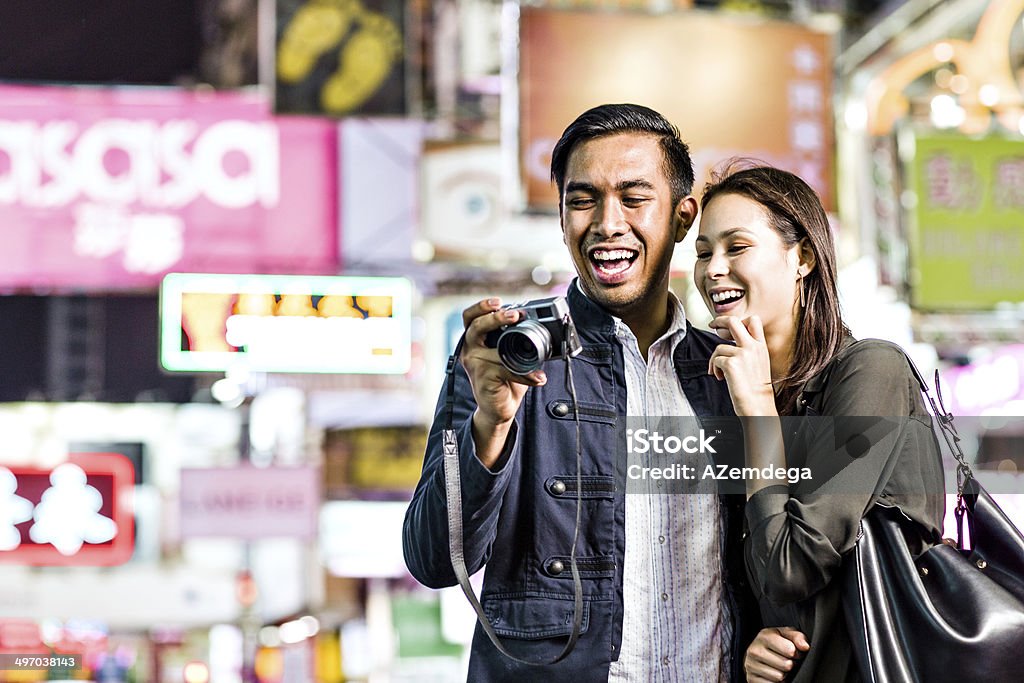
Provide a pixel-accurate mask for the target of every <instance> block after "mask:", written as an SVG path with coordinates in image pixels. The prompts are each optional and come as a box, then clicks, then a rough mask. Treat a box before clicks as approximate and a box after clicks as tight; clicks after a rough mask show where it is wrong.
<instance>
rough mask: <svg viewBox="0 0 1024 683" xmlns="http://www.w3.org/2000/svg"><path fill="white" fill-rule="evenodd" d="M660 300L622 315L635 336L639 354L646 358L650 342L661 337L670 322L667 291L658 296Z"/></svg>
mask: <svg viewBox="0 0 1024 683" xmlns="http://www.w3.org/2000/svg"><path fill="white" fill-rule="evenodd" d="M660 299H661V301H660V303H659V302H657V301H656V302H653V304H651V305H645V306H640V307H634V308H633V309H632V310H630V311H629V314H628V315H624V316H622V322H623V323H624V324H625V325H626V327H628V328H629V329H630V331H631V332H632V333H633V336H634V337H636V345H637V347H639V349H640V355H641V356H643V359H644V360H645V361H646V360H647V352H648V351H649V350H650V348H651V344H653V343H654V342H656V341H657V340H658V339H660V338H661V335H663V334H665V331H666V330H668V327H669V324H670V323H671V322H672V317H671V312H670V310H669V307H670V303H671V302H670V301H669V297H668V292H666V293H665V294H664V295H663V296H661V297H660Z"/></svg>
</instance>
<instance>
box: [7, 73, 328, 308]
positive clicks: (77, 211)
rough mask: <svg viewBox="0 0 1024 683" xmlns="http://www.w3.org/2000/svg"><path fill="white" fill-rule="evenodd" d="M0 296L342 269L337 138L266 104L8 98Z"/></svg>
mask: <svg viewBox="0 0 1024 683" xmlns="http://www.w3.org/2000/svg"><path fill="white" fill-rule="evenodd" d="M0 101H2V103H3V104H2V106H0V225H2V226H3V227H2V228H0V231H2V234H3V238H4V240H3V243H4V248H3V249H2V250H0V288H2V287H35V288H64V289H68V288H71V289H76V290H79V289H83V288H85V289H103V290H111V289H126V288H139V287H143V288H155V287H156V286H157V285H158V284H159V282H160V278H161V277H162V276H163V275H164V274H165V273H167V272H169V271H172V270H179V271H180V270H194V271H200V272H253V271H257V272H293V273H331V272H336V269H337V262H338V257H337V231H338V228H337V213H338V212H337V206H336V200H335V197H336V196H337V195H336V188H337V178H336V175H337V171H336V157H337V132H336V127H335V126H334V125H332V124H331V123H329V122H325V121H322V120H316V119H304V118H274V117H273V116H272V115H271V112H270V103H269V100H268V98H267V97H265V96H263V95H259V94H256V93H194V92H188V91H184V90H179V89H174V88H146V89H140V88H124V89H114V88H89V89H86V88H74V87H9V86H0Z"/></svg>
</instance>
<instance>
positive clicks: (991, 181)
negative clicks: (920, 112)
mask: <svg viewBox="0 0 1024 683" xmlns="http://www.w3.org/2000/svg"><path fill="white" fill-rule="evenodd" d="M910 176H911V187H912V188H913V189H914V191H915V192H916V196H917V202H916V206H915V207H914V209H913V210H912V212H911V218H912V224H913V231H912V240H911V249H912V251H911V257H912V272H911V286H912V288H911V292H912V298H913V304H914V306H916V307H917V308H921V309H926V310H949V309H961V310H964V309H967V310H969V309H985V308H991V307H993V306H995V305H996V304H998V303H1000V302H1013V303H1019V302H1021V301H1024V269H1022V268H1021V264H1022V263H1024V141H1021V140H1008V139H1004V138H995V137H993V138H985V139H970V138H962V137H955V136H938V135H936V136H919V137H917V139H916V141H915V153H914V160H913V162H912V164H911V167H910Z"/></svg>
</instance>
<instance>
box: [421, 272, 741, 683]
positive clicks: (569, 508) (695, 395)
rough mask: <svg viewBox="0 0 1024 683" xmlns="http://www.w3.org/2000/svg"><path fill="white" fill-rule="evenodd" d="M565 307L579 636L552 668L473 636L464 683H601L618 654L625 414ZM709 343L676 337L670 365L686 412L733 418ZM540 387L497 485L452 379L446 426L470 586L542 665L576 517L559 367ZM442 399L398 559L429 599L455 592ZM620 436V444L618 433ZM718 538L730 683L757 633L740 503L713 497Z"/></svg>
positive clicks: (587, 332)
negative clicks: (475, 579) (452, 439)
mask: <svg viewBox="0 0 1024 683" xmlns="http://www.w3.org/2000/svg"><path fill="white" fill-rule="evenodd" d="M568 298H569V306H570V309H571V311H572V316H573V320H574V321H575V323H576V327H577V331H578V332H579V335H580V340H581V342H582V343H583V351H582V352H581V353H580V354H579V355H578V356H577V357H576V358H575V359H573V378H574V380H575V385H576V393H577V397H578V399H579V404H580V405H579V408H580V410H579V413H580V419H581V423H582V444H583V469H582V475H583V476H582V481H583V487H582V488H583V493H582V498H583V511H582V522H581V527H580V535H579V543H578V546H577V553H576V555H577V564H578V567H579V570H580V574H581V577H582V580H583V594H584V600H585V604H584V609H583V627H582V635H581V636H580V639H579V641H578V643H577V645H576V648H575V650H574V651H573V652H572V653H571V654H570V655H569V656H568V657H566V659H564V660H562V661H561V662H559V663H558V664H555V665H552V666H547V667H537V666H525V665H520V664H518V663H516V662H514V661H513V660H510V659H508V658H507V657H504V656H503V655H502V654H501V653H499V652H498V651H497V650H496V649H495V648H494V646H493V645H492V644H491V643H490V641H489V640H488V639H487V636H486V634H484V633H483V631H482V629H481V628H480V626H479V624H478V625H477V629H476V634H475V636H474V639H473V646H472V653H471V658H470V668H469V680H470V681H473V682H474V683H476V682H477V681H510V680H538V681H541V680H545V681H546V680H555V677H556V676H557V675H559V674H561V675H562V676H569V677H571V679H570V680H572V681H573V682H574V683H586V682H590V681H605V680H607V678H608V668H609V664H610V662H611V661H612V660H614V659H617V657H618V651H619V646H620V643H621V641H622V610H623V605H622V595H623V592H622V590H623V589H622V567H623V553H624V550H625V539H624V530H625V524H624V520H625V493H624V492H625V488H626V487H625V484H626V472H625V463H624V462H622V461H621V459H620V458H618V457H616V454H617V453H619V452H621V449H618V448H616V445H615V444H616V435H617V433H618V432H617V425H618V426H621V424H622V419H623V418H622V416H624V415H625V414H626V383H625V378H624V369H623V359H622V348H621V346H620V345H619V343H618V342H617V341H616V339H615V333H614V329H615V326H614V320H613V319H612V318H611V316H609V315H608V314H607V313H606V312H604V310H603V309H601V308H600V307H598V306H597V305H596V304H594V303H593V302H591V301H589V300H588V299H587V298H586V297H584V296H582V295H581V294H580V293H579V292H578V290H577V288H576V287H575V286H572V287H571V288H570V294H569V297H568ZM720 343H721V340H720V339H719V338H718V337H717V336H715V335H713V334H710V333H707V332H703V331H700V330H697V329H695V328H692V327H691V326H690V324H689V323H687V329H686V335H685V337H684V338H683V340H682V341H681V342H680V343H679V344H678V346H677V348H676V352H675V356H674V362H675V367H676V371H677V373H678V375H679V379H680V382H681V384H682V387H683V390H684V392H685V394H686V397H687V399H688V400H689V402H690V404H691V405H692V406H693V409H694V412H695V413H696V414H697V415H698V416H733V415H734V412H733V408H732V402H731V401H730V399H729V393H728V390H727V388H726V385H725V382H722V381H718V380H715V379H714V378H713V377H711V376H709V375H708V374H707V365H708V359H709V358H710V356H711V353H712V351H713V350H714V348H715V346H717V345H718V344H720ZM544 371H545V373H546V374H547V376H548V381H547V383H546V384H545V385H544V386H543V387H540V388H534V389H531V390H529V391H528V392H527V393H526V396H525V398H524V399H523V403H522V405H521V406H520V409H519V413H518V415H517V418H516V425H515V427H514V428H513V430H512V432H511V433H510V435H509V444H510V448H511V453H509V457H508V459H507V460H506V461H505V464H504V466H503V467H502V469H501V470H500V471H498V472H491V471H489V470H488V469H486V468H485V467H484V466H483V465H481V464H480V462H479V461H478V460H477V458H476V455H475V452H474V447H473V438H472V432H471V417H472V414H473V411H474V409H475V403H474V401H473V395H472V392H471V390H470V386H469V380H468V378H467V376H466V373H465V371H464V370H463V369H462V367H461V365H459V366H458V367H457V372H456V384H455V391H456V397H457V399H456V404H455V410H454V420H453V424H454V426H455V430H456V432H457V434H458V436H459V449H460V453H459V454H460V459H461V468H460V469H461V477H462V496H463V507H464V510H463V518H464V525H465V526H464V535H465V556H466V565H467V568H468V570H469V572H470V574H472V573H473V572H475V571H477V570H478V569H480V568H481V567H482V566H484V565H485V564H486V571H485V575H484V585H483V590H482V595H481V602H482V604H483V606H484V610H485V612H486V613H487V615H488V617H489V618H490V620H491V623H492V624H493V625H494V628H495V631H497V633H498V634H499V635H501V636H502V638H503V641H504V643H505V644H506V647H508V649H509V650H510V651H512V652H513V653H514V654H516V656H519V657H522V658H525V659H528V660H532V661H538V660H544V659H552V658H553V657H554V656H555V655H557V654H558V653H559V652H561V650H562V647H563V645H564V644H565V637H566V636H568V634H569V633H570V631H571V630H572V613H573V584H572V576H571V572H570V571H569V548H570V546H571V544H572V537H573V528H574V525H575V516H576V456H575V452H576V427H575V423H574V420H573V411H572V409H571V405H572V403H571V398H570V393H569V391H568V389H567V386H566V377H565V374H566V373H565V364H564V363H563V362H560V361H559V362H550V363H548V364H547V365H545V367H544ZM443 407H444V392H443V390H442V395H441V399H440V400H439V401H438V407H437V412H436V413H435V415H434V423H433V425H432V426H431V430H430V436H429V439H428V442H427V451H426V455H425V458H424V463H423V473H422V476H421V478H420V482H419V485H418V486H417V487H416V491H415V493H414V494H413V499H412V502H411V503H410V505H409V509H408V511H407V513H406V516H405V525H404V530H403V545H404V549H405V560H406V563H407V564H408V566H409V571H410V572H412V575H413V576H414V577H416V579H417V580H418V581H420V582H421V583H423V584H424V585H426V586H429V587H431V588H441V587H445V586H453V585H455V584H456V579H455V574H454V572H453V571H452V567H451V561H450V560H449V557H448V523H447V514H446V503H445V485H444V471H443V469H444V468H443V465H442V459H443V455H442V451H441V432H442V430H443V428H444V415H443ZM619 431H621V430H619ZM721 504H722V511H723V519H724V520H725V529H726V542H725V548H726V558H725V566H724V567H723V568H722V570H723V572H724V573H725V579H726V581H725V585H726V586H727V592H728V597H729V599H730V600H731V602H732V604H733V610H732V611H733V616H734V617H735V622H736V623H734V641H733V644H732V654H733V666H732V668H733V671H732V673H733V679H734V680H737V681H738V680H742V665H741V662H742V657H743V653H744V651H745V649H746V647H747V645H748V644H749V643H750V640H751V639H752V637H753V635H754V634H755V633H756V631H757V628H759V626H760V620H759V616H758V614H757V608H756V604H755V603H754V602H753V598H752V596H751V594H750V591H749V587H748V586H747V583H746V575H745V572H744V567H743V557H742V547H743V542H742V540H741V534H742V524H743V522H742V520H743V497H742V496H721Z"/></svg>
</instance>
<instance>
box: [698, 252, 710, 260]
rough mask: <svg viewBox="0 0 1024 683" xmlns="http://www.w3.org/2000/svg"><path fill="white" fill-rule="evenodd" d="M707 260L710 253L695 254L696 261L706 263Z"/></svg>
mask: <svg viewBox="0 0 1024 683" xmlns="http://www.w3.org/2000/svg"><path fill="white" fill-rule="evenodd" d="M709 258H711V252H710V251H699V252H697V260H698V261H706V260H707V259H709Z"/></svg>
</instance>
